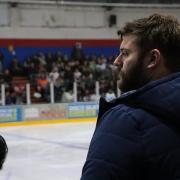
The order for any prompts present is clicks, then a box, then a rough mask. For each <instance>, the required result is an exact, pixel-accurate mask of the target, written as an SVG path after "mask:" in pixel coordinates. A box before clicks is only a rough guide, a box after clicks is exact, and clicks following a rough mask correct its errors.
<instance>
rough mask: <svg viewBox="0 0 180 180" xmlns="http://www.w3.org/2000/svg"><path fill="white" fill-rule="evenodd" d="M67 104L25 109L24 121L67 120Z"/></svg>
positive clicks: (44, 105) (36, 106) (35, 106)
mask: <svg viewBox="0 0 180 180" xmlns="http://www.w3.org/2000/svg"><path fill="white" fill-rule="evenodd" d="M66 117H67V104H43V105H34V106H29V107H24V120H25V121H32V120H48V119H65V118H66Z"/></svg>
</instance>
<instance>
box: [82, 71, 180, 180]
mask: <svg viewBox="0 0 180 180" xmlns="http://www.w3.org/2000/svg"><path fill="white" fill-rule="evenodd" d="M81 180H180V73H175V74H172V75H170V76H167V77H165V78H162V79H160V80H157V81H154V82H151V83H149V84H147V85H145V86H144V87H142V88H140V89H138V90H136V91H132V92H129V93H126V94H124V95H122V96H121V97H120V98H117V99H116V100H114V101H111V102H106V101H105V99H103V98H101V99H100V107H99V115H98V120H97V125H96V129H95V132H94V135H93V138H92V140H91V143H90V147H89V152H88V155H87V159H86V162H85V164H84V167H83V171H82V177H81Z"/></svg>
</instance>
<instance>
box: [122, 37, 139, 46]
mask: <svg viewBox="0 0 180 180" xmlns="http://www.w3.org/2000/svg"><path fill="white" fill-rule="evenodd" d="M137 40H138V38H137V36H136V35H132V34H128V35H124V36H123V38H122V41H121V43H120V49H129V48H130V47H132V46H137Z"/></svg>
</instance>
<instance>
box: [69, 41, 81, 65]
mask: <svg viewBox="0 0 180 180" xmlns="http://www.w3.org/2000/svg"><path fill="white" fill-rule="evenodd" d="M71 58H72V59H74V60H78V61H80V62H82V61H83V60H84V51H83V49H82V44H81V42H76V44H75V46H74V47H73V50H72V53H71Z"/></svg>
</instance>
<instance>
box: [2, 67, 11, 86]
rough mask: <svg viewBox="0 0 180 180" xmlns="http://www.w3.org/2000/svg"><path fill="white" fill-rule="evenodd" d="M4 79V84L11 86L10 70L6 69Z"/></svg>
mask: <svg viewBox="0 0 180 180" xmlns="http://www.w3.org/2000/svg"><path fill="white" fill-rule="evenodd" d="M3 79H4V83H5V86H6V87H7V86H10V84H11V82H12V75H11V72H10V70H9V69H5V70H4V75H3Z"/></svg>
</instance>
